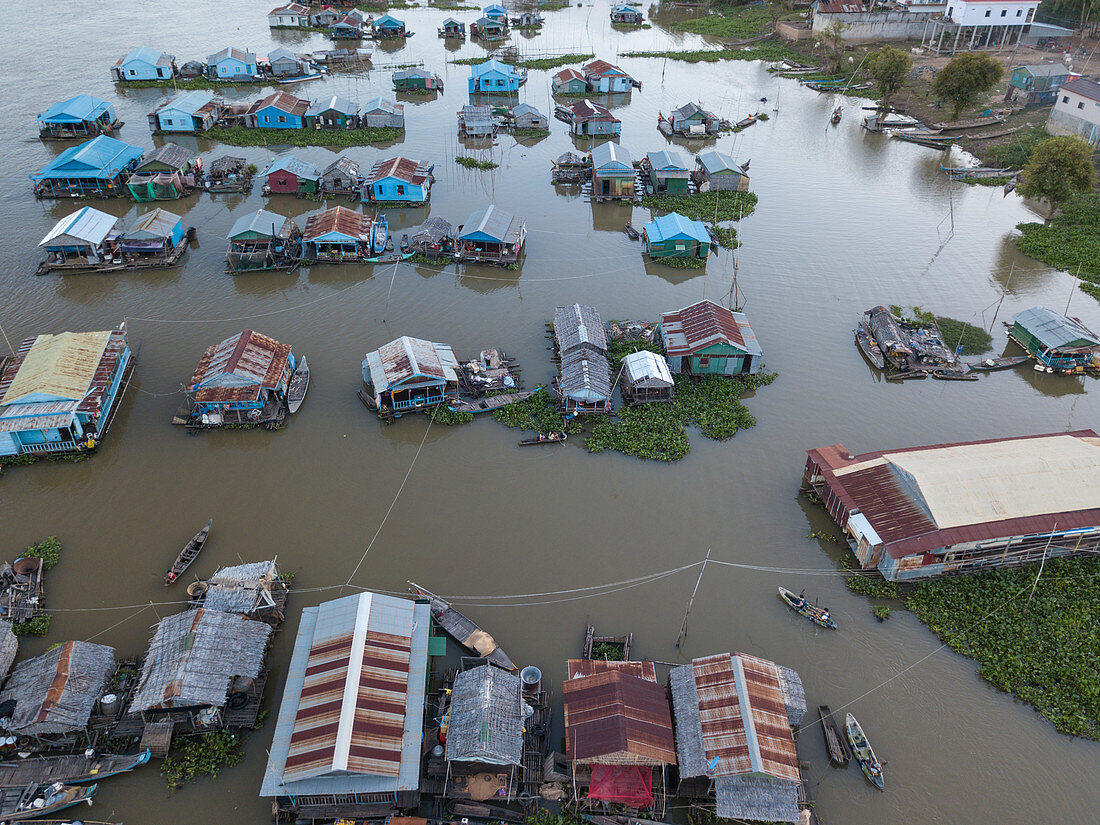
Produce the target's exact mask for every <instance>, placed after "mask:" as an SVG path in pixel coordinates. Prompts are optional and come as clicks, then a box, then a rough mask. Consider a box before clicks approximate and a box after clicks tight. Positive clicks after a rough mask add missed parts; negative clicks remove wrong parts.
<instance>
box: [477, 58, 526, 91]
mask: <svg viewBox="0 0 1100 825" xmlns="http://www.w3.org/2000/svg"><path fill="white" fill-rule="evenodd" d="M526 82H527V72H526V71H524V70H522V69H517V68H515V67H514V66H509V65H508V64H507V63H501V62H500V61H499V60H486V61H485V62H484V63H477V64H475V65H473V66H471V67H470V94H494V93H500V94H504V93H508V92H518V91H519V87H520V86H522V85H523V84H524V83H526Z"/></svg>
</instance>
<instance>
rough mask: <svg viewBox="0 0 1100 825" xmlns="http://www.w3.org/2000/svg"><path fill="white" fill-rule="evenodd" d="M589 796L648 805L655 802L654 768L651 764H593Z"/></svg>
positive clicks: (636, 804) (604, 800)
mask: <svg viewBox="0 0 1100 825" xmlns="http://www.w3.org/2000/svg"><path fill="white" fill-rule="evenodd" d="M588 798H589V799H599V800H601V801H603V802H622V803H624V804H626V805H633V806H637V807H646V806H648V805H650V804H652V802H653V768H652V767H650V766H649V765H593V766H592V782H591V784H590V785H589V788H588Z"/></svg>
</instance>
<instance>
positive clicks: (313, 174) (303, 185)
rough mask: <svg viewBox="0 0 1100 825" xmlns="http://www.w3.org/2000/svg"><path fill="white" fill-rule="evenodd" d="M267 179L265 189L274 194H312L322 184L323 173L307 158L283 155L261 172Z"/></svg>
mask: <svg viewBox="0 0 1100 825" xmlns="http://www.w3.org/2000/svg"><path fill="white" fill-rule="evenodd" d="M260 174H261V175H262V176H263V177H264V178H266V179H267V183H266V184H265V187H264V188H265V189H266V190H267V191H268V192H270V193H271V194H272V195H277V194H286V195H298V194H302V195H312V194H313V193H314V192H316V191H317V189H318V187H319V186H320V185H321V173H320V172H319V171H317V167H316V166H314V165H313V164H312V163H310V162H309V161H307V160H300V159H298V158H296V157H294V155H283V156H282V157H278V158H276V159H275V160H273V161H272V162H271V165H270V166H268V167H267V169H265V170H264V171H263V172H261V173H260Z"/></svg>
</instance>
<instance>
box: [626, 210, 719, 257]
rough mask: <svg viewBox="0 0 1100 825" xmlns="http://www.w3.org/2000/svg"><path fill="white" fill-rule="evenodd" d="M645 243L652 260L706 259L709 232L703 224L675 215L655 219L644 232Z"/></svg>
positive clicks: (675, 213) (709, 241)
mask: <svg viewBox="0 0 1100 825" xmlns="http://www.w3.org/2000/svg"><path fill="white" fill-rule="evenodd" d="M642 240H643V242H644V243H645V247H646V253H647V254H648V255H649V257H651V258H656V259H657V260H661V259H662V258H705V257H707V254H708V253H709V252H710V244H711V240H710V232H708V231H707V225H706V224H705V223H703V222H702V221H693V220H692V219H691V218H685V217H684V216H683V215H681V214H679V213H677V212H673V213H671V214H668V215H662V216H661V217H659V218H654V219H653V220H651V221H650V222H649V223H647V224H646V225H645V226H644V227H643V228H642Z"/></svg>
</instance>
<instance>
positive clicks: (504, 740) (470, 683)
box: [441, 664, 525, 802]
mask: <svg viewBox="0 0 1100 825" xmlns="http://www.w3.org/2000/svg"><path fill="white" fill-rule="evenodd" d="M524 704H525V703H524V697H523V686H522V684H521V683H520V679H519V677H518V676H517V675H516V674H514V673H509V672H508V671H506V670H504V669H503V668H499V667H494V666H493V665H490V664H484V665H480V666H478V667H474V668H470V669H469V670H463V671H460V672H459V673H458V674H457V675H456V676H455V679H454V684H453V686H452V688H451V694H450V702H449V705H448V708H447V719H446V740H445V743H444V748H445V750H444V759H445V760H446V762H447V776H446V780H445V782H446V784H445V786H444V788H443V796H444V797H447V796H453V795H459V796H460V795H462V792H463V791H465V790H466V789H467V788H469V786H470V780H471V779H473V778H474V777H479V776H484V775H488V776H489V777H490V780H489V781H490V783H491V784H493V785H495V786H497V787H499V788H500V790H498V791H497V792H496V793H495V794H494V795H493V799H494V800H498V801H502V802H510V801H512V800H514V799H515V798H516V796H517V795H518V792H519V781H518V777H517V774H519V773H520V772H521V771H522V768H523V755H524V748H523V744H524V743H523V739H524V722H525V718H524ZM441 738H443V737H441ZM456 791H457V792H458V793H456Z"/></svg>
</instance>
